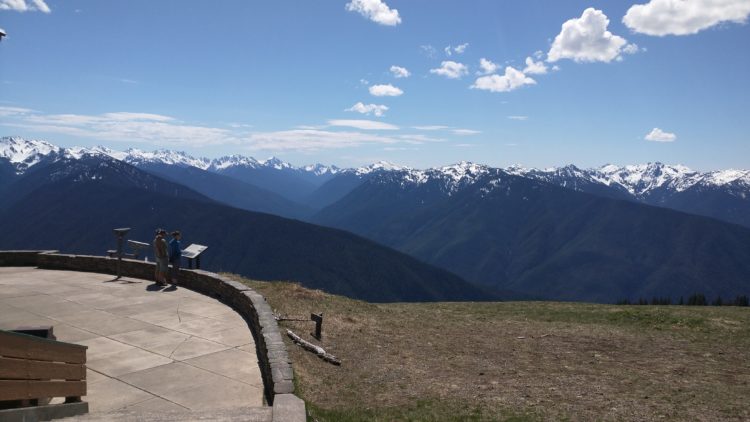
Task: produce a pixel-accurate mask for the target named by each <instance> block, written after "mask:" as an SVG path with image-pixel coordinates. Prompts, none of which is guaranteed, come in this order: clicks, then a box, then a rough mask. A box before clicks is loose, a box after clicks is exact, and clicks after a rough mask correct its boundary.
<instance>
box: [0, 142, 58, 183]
mask: <svg viewBox="0 0 750 422" xmlns="http://www.w3.org/2000/svg"><path fill="white" fill-rule="evenodd" d="M53 153H60V148H59V147H56V146H54V145H52V144H50V143H49V142H45V141H37V140H28V139H24V138H20V137H14V136H6V137H3V138H0V158H5V159H7V160H8V161H10V163H11V164H13V165H14V166H15V167H16V172H17V173H19V174H20V173H23V172H24V171H25V170H26V169H28V168H29V167H31V166H33V165H35V164H37V163H39V161H41V160H42V159H43V158H44V157H46V156H48V155H50V154H53Z"/></svg>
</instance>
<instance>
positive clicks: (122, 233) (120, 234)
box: [114, 227, 130, 280]
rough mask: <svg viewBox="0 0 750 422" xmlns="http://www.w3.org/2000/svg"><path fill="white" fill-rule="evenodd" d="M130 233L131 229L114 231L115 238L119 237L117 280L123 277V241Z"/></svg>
mask: <svg viewBox="0 0 750 422" xmlns="http://www.w3.org/2000/svg"><path fill="white" fill-rule="evenodd" d="M129 231H130V228H129V227H127V228H121V229H114V232H115V236H117V278H115V280H119V279H120V278H121V277H122V268H121V267H122V241H123V239H124V238H125V235H126V234H128V232H129Z"/></svg>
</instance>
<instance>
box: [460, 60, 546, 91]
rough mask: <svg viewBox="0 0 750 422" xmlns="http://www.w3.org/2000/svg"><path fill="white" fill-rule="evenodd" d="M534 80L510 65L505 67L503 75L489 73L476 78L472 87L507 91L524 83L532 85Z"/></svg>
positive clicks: (534, 82)
mask: <svg viewBox="0 0 750 422" xmlns="http://www.w3.org/2000/svg"><path fill="white" fill-rule="evenodd" d="M533 84H536V81H535V80H533V79H531V78H529V77H528V76H526V75H524V74H523V72H521V71H519V70H518V69H514V68H513V67H511V66H508V67H506V68H505V75H503V76H500V75H489V76H482V77H479V78H477V80H476V81H474V85H472V86H471V88H472V89H481V90H485V91H490V92H508V91H513V90H514V89H518V88H520V87H522V86H524V85H533Z"/></svg>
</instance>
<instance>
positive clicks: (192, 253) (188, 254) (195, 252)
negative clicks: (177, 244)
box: [182, 243, 208, 270]
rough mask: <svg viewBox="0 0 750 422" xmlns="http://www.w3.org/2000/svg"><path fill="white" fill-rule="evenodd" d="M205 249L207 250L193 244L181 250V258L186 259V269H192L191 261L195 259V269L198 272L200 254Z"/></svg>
mask: <svg viewBox="0 0 750 422" xmlns="http://www.w3.org/2000/svg"><path fill="white" fill-rule="evenodd" d="M206 249H208V246H203V245H199V244H197V243H193V244H191V245H190V246H188V247H187V248H185V249H183V250H182V256H184V257H185V258H187V259H188V268H190V269H192V268H193V259H195V268H196V269H198V270H200V269H201V254H202V253H203V251H205V250H206Z"/></svg>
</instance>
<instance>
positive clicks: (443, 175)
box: [0, 137, 750, 226]
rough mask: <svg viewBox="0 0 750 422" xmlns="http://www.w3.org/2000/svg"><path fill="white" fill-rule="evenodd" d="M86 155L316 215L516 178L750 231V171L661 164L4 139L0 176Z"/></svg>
mask: <svg viewBox="0 0 750 422" xmlns="http://www.w3.org/2000/svg"><path fill="white" fill-rule="evenodd" d="M85 155H106V156H108V157H112V158H114V159H117V160H120V161H124V162H126V163H128V164H132V165H134V166H136V167H140V168H143V169H151V170H154V168H155V166H160V167H163V168H162V170H164V169H165V168H166V169H168V168H169V167H172V166H176V167H183V168H196V169H200V170H203V171H209V172H212V173H218V174H221V175H224V176H227V177H231V178H234V179H236V180H239V181H242V182H244V183H249V184H252V185H255V186H257V187H260V188H262V189H265V190H268V191H271V192H275V193H277V194H279V195H281V196H283V197H285V198H286V199H289V200H292V201H295V202H298V203H302V204H306V205H308V206H310V207H312V208H315V209H321V208H323V207H325V206H328V205H331V204H333V203H334V202H336V201H338V200H340V199H342V198H343V197H344V196H345V195H347V194H348V193H349V192H351V191H352V190H353V189H355V188H357V187H358V186H359V185H360V184H362V183H364V182H365V181H366V180H373V181H375V182H376V183H397V184H400V185H402V186H407V185H419V184H425V183H431V184H434V186H436V187H437V188H438V189H439V190H440V191H441V192H443V193H445V194H447V195H453V194H455V193H457V192H459V191H461V190H462V189H464V188H466V187H469V186H473V185H474V184H475V183H477V181H481V182H482V183H484V184H485V185H486V186H483V187H482V189H483V191H484V192H486V193H489V192H491V191H492V190H494V189H497V187H498V186H500V184H499V183H498V182H497V180H495V181H494V182H493V181H492V180H493V178H494V179H500V178H502V177H504V176H505V175H513V176H520V177H524V178H528V179H533V180H537V181H543V182H546V183H550V184H553V185H557V186H560V187H563V188H567V189H572V190H576V191H580V192H586V193H590V194H594V195H599V196H605V197H609V198H614V199H621V200H630V201H635V202H641V203H645V204H649V205H656V206H662V207H667V208H673V209H677V210H680V211H684V212H689V213H695V214H700V215H706V216H710V217H714V218H718V219H722V220H725V221H730V222H734V223H738V224H742V225H746V226H750V170H735V169H729V170H717V171H711V172H698V171H695V170H691V169H690V168H688V167H685V166H682V165H667V164H662V163H658V162H657V163H647V164H636V165H626V166H617V165H612V164H608V165H604V166H601V167H596V168H590V169H582V168H579V167H576V166H575V165H567V166H563V167H551V168H546V169H535V168H525V167H522V166H520V165H513V166H509V167H506V168H493V167H489V166H486V165H482V164H476V163H471V162H465V161H463V162H459V163H456V164H453V165H449V166H444V167H437V168H428V169H413V168H409V167H404V166H399V165H395V164H392V163H389V162H384V161H380V162H377V163H373V164H370V165H368V166H363V167H359V168H348V169H347V168H345V169H341V168H338V167H335V166H325V165H322V164H314V165H307V166H302V167H295V166H293V165H291V164H289V163H286V162H284V161H282V160H280V159H278V158H275V157H271V158H269V159H266V160H257V159H255V158H253V157H247V156H243V155H230V156H225V157H221V158H216V159H208V158H196V157H193V156H191V155H189V154H186V153H184V152H178V151H171V150H164V149H163V150H158V151H153V152H146V151H142V150H139V149H133V148H131V149H128V150H126V151H115V150H112V149H109V148H106V147H100V146H99V147H93V148H60V147H57V146H55V145H53V144H50V143H48V142H45V141H39V140H26V139H23V138H19V137H5V138H0V173H2V174H6V173H7V172H9V173H10V174H15V175H16V176H18V175H21V174H23V173H24V172H26V171H27V170H28V169H29V168H31V167H33V166H34V165H37V164H38V163H40V162H43V161H45V160H48V161H54V160H58V159H61V158H62V157H70V158H75V159H80V158H81V157H83V156H85ZM12 177H15V176H12ZM12 177H11V178H12ZM6 178H7V177H6ZM708 198H710V200H709V199H708Z"/></svg>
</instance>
